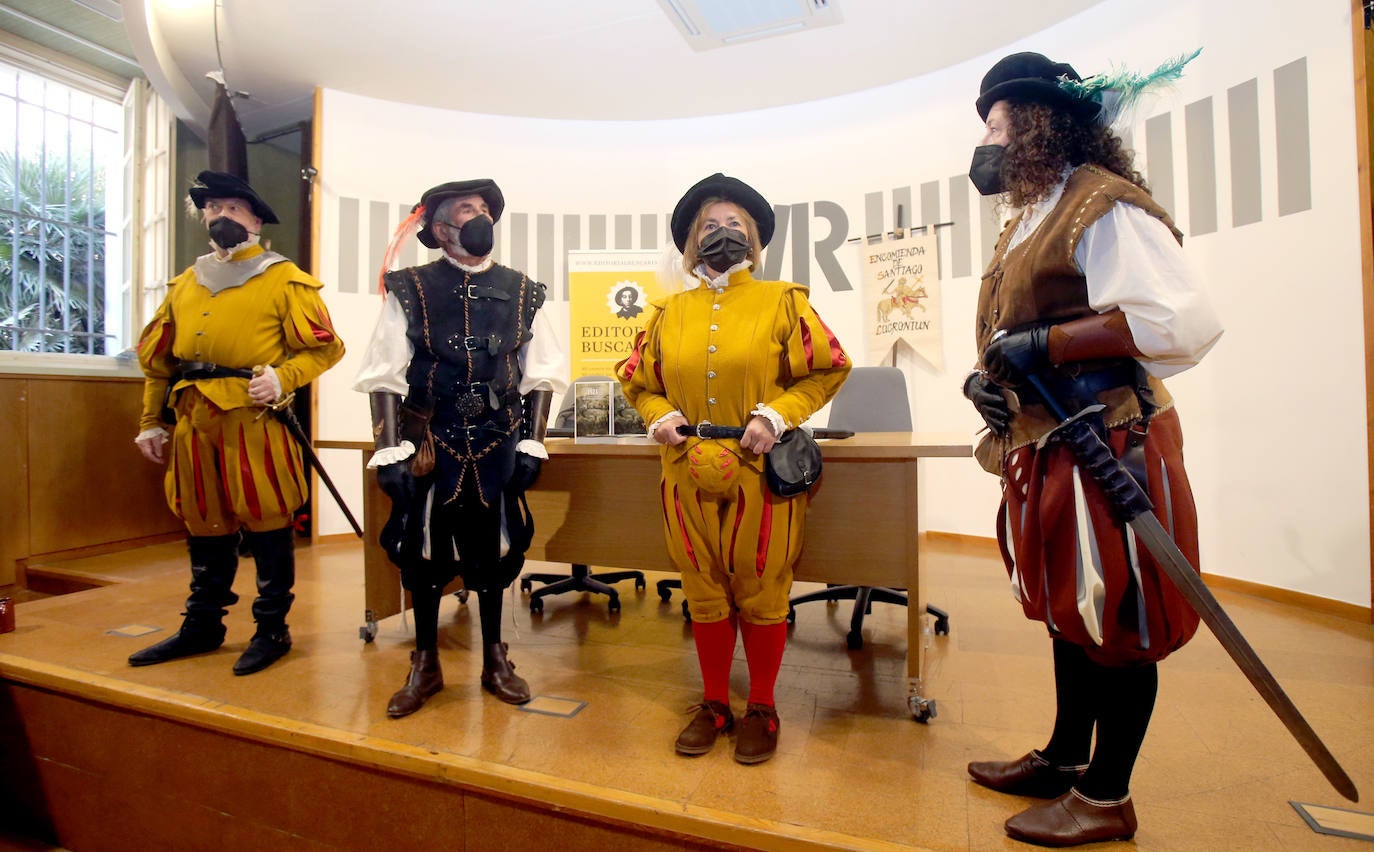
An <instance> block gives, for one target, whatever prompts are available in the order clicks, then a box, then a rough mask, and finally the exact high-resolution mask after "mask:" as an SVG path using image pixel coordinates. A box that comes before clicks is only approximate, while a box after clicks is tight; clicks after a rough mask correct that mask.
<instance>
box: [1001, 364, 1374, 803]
mask: <svg viewBox="0 0 1374 852" xmlns="http://www.w3.org/2000/svg"><path fill="white" fill-rule="evenodd" d="M1026 379H1027V381H1028V382H1029V383H1030V385H1031V386H1032V387H1033V388H1035V390H1036V392H1037V393H1039V394H1040V398H1041V400H1043V401H1044V403H1045V406H1046V407H1047V408H1048V409H1049V410H1050V413H1051V414H1053V415H1054V417H1055V419H1057V420H1059V421H1060V422H1059V426H1057V427H1055V430H1054V432H1052V433H1051V434H1055V433H1060V435H1061V436H1062V437H1061V439H1062V440H1063V442H1064V443H1066V444H1067V445H1068V447H1069V451H1070V452H1072V453H1073V455H1074V457H1075V458H1076V459H1077V460H1078V462H1079V464H1081V465H1082V466H1083V468H1084V469H1085V470H1087V472H1088V474H1089V475H1090V476H1091V477H1092V478H1093V480H1094V481H1095V482H1097V484H1098V485H1100V486H1101V487H1102V490H1103V492H1105V494H1106V496H1107V501H1108V503H1110V504H1111V506H1112V509H1113V511H1114V512H1115V513H1116V515H1117V517H1118V518H1120V519H1121V520H1122V522H1123V523H1125V524H1126V525H1127V526H1128V527H1130V528H1131V532H1133V533H1135V536H1136V538H1137V539H1139V540H1140V542H1141V543H1142V544H1144V545H1145V547H1146V549H1148V550H1149V551H1150V553H1151V554H1152V555H1153V556H1154V557H1155V559H1157V560H1158V561H1159V564H1160V567H1161V568H1163V569H1164V573H1165V574H1166V575H1167V576H1168V578H1169V579H1170V580H1172V581H1173V584H1174V585H1175V586H1176V587H1177V588H1178V590H1179V593H1180V594H1182V595H1183V598H1184V599H1185V600H1186V601H1188V605H1189V606H1191V607H1192V608H1193V609H1194V610H1196V611H1197V614H1198V615H1199V616H1200V617H1201V618H1202V620H1203V621H1204V622H1206V624H1207V627H1208V628H1209V629H1210V630H1211V631H1212V633H1213V634H1214V635H1215V636H1216V637H1217V641H1218V642H1220V643H1221V647H1223V648H1225V649H1226V653H1228V654H1230V655H1231V659H1232V660H1234V661H1235V663H1236V665H1237V666H1239V667H1240V670H1241V673H1242V674H1244V675H1245V677H1246V678H1247V679H1248V680H1249V681H1250V684H1251V685H1252V686H1254V687H1255V690H1256V691H1258V692H1259V694H1260V697H1261V698H1263V699H1264V702H1265V703H1266V704H1268V705H1269V709H1271V710H1273V711H1274V714H1275V715H1277V716H1278V717H1279V721H1281V722H1283V725H1284V727H1286V728H1287V729H1288V732H1289V733H1290V734H1292V735H1293V738H1294V739H1296V740H1297V741H1298V745H1300V746H1302V748H1303V751H1305V752H1307V756H1308V757H1310V758H1311V759H1312V762H1313V763H1315V764H1316V765H1317V768H1318V769H1320V770H1321V773H1322V774H1323V775H1325V776H1326V780H1327V781H1330V782H1331V786H1333V787H1335V788H1336V792H1338V793H1340V794H1341V795H1342V796H1345V797H1346V798H1347V799H1349V800H1350V801H1352V802H1358V801H1359V800H1360V793H1359V791H1358V790H1356V789H1355V782H1354V781H1351V780H1350V776H1349V775H1347V774H1346V772H1345V770H1344V769H1342V768H1341V765H1340V764H1339V763H1337V762H1336V758H1335V756H1334V755H1333V754H1331V751H1330V749H1328V748H1327V747H1326V744H1325V743H1323V742H1322V740H1321V737H1319V736H1317V732H1316V731H1314V730H1312V726H1311V725H1309V724H1308V723H1307V720H1306V719H1304V718H1303V715H1302V713H1300V712H1298V708H1297V706H1296V705H1294V704H1293V702H1292V700H1291V699H1290V698H1289V697H1288V695H1287V693H1285V692H1284V691H1283V687H1281V686H1279V682H1278V681H1277V680H1276V679H1275V678H1274V675H1273V674H1271V673H1270V671H1269V669H1267V668H1266V667H1265V665H1264V663H1263V662H1262V661H1261V660H1260V658H1259V655H1258V654H1256V653H1255V649H1254V648H1252V647H1250V643H1249V642H1247V641H1246V639H1245V637H1244V636H1243V635H1242V634H1241V632H1240V630H1239V628H1237V627H1236V625H1235V622H1233V621H1232V620H1231V618H1230V616H1228V615H1227V614H1226V611H1225V610H1223V609H1222V608H1221V604H1220V603H1219V602H1218V601H1217V599H1216V597H1215V596H1214V595H1213V594H1212V591H1211V590H1210V589H1208V588H1207V586H1206V584H1204V583H1203V582H1202V578H1201V577H1200V576H1198V572H1197V571H1195V570H1194V569H1193V566H1192V565H1190V564H1189V562H1188V557H1186V556H1184V555H1183V551H1181V550H1179V548H1178V545H1177V544H1175V543H1174V540H1173V538H1171V537H1170V536H1169V534H1168V533H1167V532H1165V530H1164V527H1163V526H1162V525H1160V523H1159V519H1158V518H1156V517H1155V515H1154V512H1153V511H1152V509H1153V508H1154V506H1153V504H1152V503H1151V502H1150V498H1149V496H1148V495H1147V494H1146V493H1145V490H1144V488H1142V487H1141V485H1140V483H1138V482H1136V480H1135V477H1133V476H1131V474H1130V473H1129V472H1127V470H1126V468H1125V466H1124V465H1122V464H1121V462H1120V460H1118V459H1117V458H1116V456H1114V455H1112V450H1111V448H1110V447H1108V446H1107V445H1106V444H1105V443H1103V441H1102V439H1101V438H1100V437H1098V434H1097V432H1095V431H1094V430H1093V428H1092V426H1091V425H1090V424H1089V422H1088V420H1087V419H1085V418H1084V417H1083V415H1084V414H1085V413H1089V412H1091V411H1094V410H1097V409H1098V408H1100V406H1098V407H1097V408H1093V407H1090V408H1089V409H1085V411H1082V412H1079V413H1078V414H1075V415H1073V416H1070V415H1069V414H1068V413H1067V412H1066V411H1065V410H1064V407H1063V406H1062V405H1060V404H1059V402H1058V400H1056V399H1054V398H1053V397H1052V396H1050V394H1049V391H1048V389H1047V388H1046V387H1045V384H1044V382H1043V381H1041V379H1040V377H1039V376H1029V375H1028V376H1026Z"/></svg>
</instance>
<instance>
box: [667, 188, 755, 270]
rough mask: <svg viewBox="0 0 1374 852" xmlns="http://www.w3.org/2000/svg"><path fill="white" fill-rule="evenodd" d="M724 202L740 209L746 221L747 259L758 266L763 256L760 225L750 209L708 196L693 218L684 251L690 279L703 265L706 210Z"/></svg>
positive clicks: (740, 213)
mask: <svg viewBox="0 0 1374 852" xmlns="http://www.w3.org/2000/svg"><path fill="white" fill-rule="evenodd" d="M722 202H724V203H726V204H729V205H730V206H731V207H733V208H735V209H736V210H737V211H739V218H740V221H741V222H743V223H744V236H745V237H746V238H747V239H748V240H749V254H748V255H746V256H745V257H746V259H748V260H749V261H751V262H752V263H753V264H754V266H755V267H757V266H758V265H759V258H761V257H762V256H763V241H762V240H760V239H759V226H758V223H757V222H755V221H754V217H753V216H750V215H749V211H748V210H745V209H744V208H743V207H742V206H740V205H739V204H736V203H735V202H733V201H731V200H730V199H728V198H708V199H706V200H705V201H703V202H702V203H701V207H699V208H697V215H696V216H694V217H693V218H692V227H691V228H690V229H689V230H688V231H687V246H686V247H685V248H684V249H683V251H682V269H683V271H684V272H686V273H687V277H688V280H695V278H694V277H693V276H694V274H695V273H696V271H697V267H698V266H700V265H701V255H700V254H699V251H700V249H701V226H702V225H703V224H705V222H706V211H707V210H710V209H711V205H713V204H720V203H722Z"/></svg>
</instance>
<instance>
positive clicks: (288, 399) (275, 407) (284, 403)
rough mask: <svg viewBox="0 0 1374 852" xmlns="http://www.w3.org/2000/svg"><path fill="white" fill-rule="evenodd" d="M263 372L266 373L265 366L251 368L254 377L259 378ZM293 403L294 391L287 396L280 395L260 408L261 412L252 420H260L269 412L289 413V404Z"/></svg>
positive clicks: (294, 398)
mask: <svg viewBox="0 0 1374 852" xmlns="http://www.w3.org/2000/svg"><path fill="white" fill-rule="evenodd" d="M265 372H267V366H266V365H265V364H259V365H257V366H256V367H254V368H253V375H254V376H261V375H262V374H263V373H265ZM295 401H296V392H295V391H291V393H288V394H282V395H281V396H279V397H277V398H276V399H274V400H272V401H271V402H269V403H266V404H264V405H263V407H262V411H259V412H258V416H256V417H254V418H253V420H254V421H257V420H261V419H262V418H263V416H264V415H266V414H267V413H268V412H269V411H270V412H273V413H278V412H285V411H289V410H290V405H291V403H293V402H295Z"/></svg>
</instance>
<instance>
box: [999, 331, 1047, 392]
mask: <svg viewBox="0 0 1374 852" xmlns="http://www.w3.org/2000/svg"><path fill="white" fill-rule="evenodd" d="M982 360H983V367H984V369H986V370H987V371H988V375H990V376H992V378H993V381H995V382H997V383H998V384H999V385H1004V386H1006V387H1016V386H1017V385H1021V384H1025V382H1026V378H1027V377H1028V376H1033V375H1035V374H1036V373H1039V372H1041V371H1043V370H1044V369H1045V367H1047V366H1049V363H1050V327H1049V326H1048V325H1040V326H1035V327H1032V328H1023V329H1021V330H1020V331H1009V332H1007V333H1005V334H1002V333H1001V332H999V333H998V334H997V335H996V336H994V337H993V338H992V342H991V343H989V344H988V348H987V349H985V350H983V359H982Z"/></svg>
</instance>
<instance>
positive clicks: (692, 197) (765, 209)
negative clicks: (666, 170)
mask: <svg viewBox="0 0 1374 852" xmlns="http://www.w3.org/2000/svg"><path fill="white" fill-rule="evenodd" d="M712 198H718V199H720V200H721V201H729V202H730V203H731V204H738V205H739V206H740V207H742V208H744V212H746V213H748V214H749V215H750V217H752V218H753V220H754V222H755V223H756V224H757V225H758V226H759V242H761V243H762V244H763V245H765V246H766V245H768V243H769V242H770V241H771V240H772V239H773V226H774V218H773V207H772V205H770V204H769V203H768V201H767V199H765V198H764V197H763V196H762V195H760V194H759V192H758V190H756V189H754V188H753V187H752V186H750V185H749V184H747V183H745V182H744V181H742V180H740V179H739V178H732V177H726V176H725V175H723V174H721V173H720V172H716V173H715V174H713V175H711V176H710V177H708V178H703V179H702V180H700V181H698V182H697V184H696V185H695V186H693V187H692V188H691V189H689V190H687V193H686V194H685V195H683V196H682V199H681V200H680V201H678V203H677V206H676V207H674V208H673V218H672V219H671V220H669V227H670V228H671V230H672V232H673V242H675V243H677V250H678V251H686V250H687V232H688V231H690V230H691V229H692V220H693V219H695V218H696V217H697V213H698V212H700V210H701V205H703V204H705V203H706V202H707V201H708V200H710V199H712Z"/></svg>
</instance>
